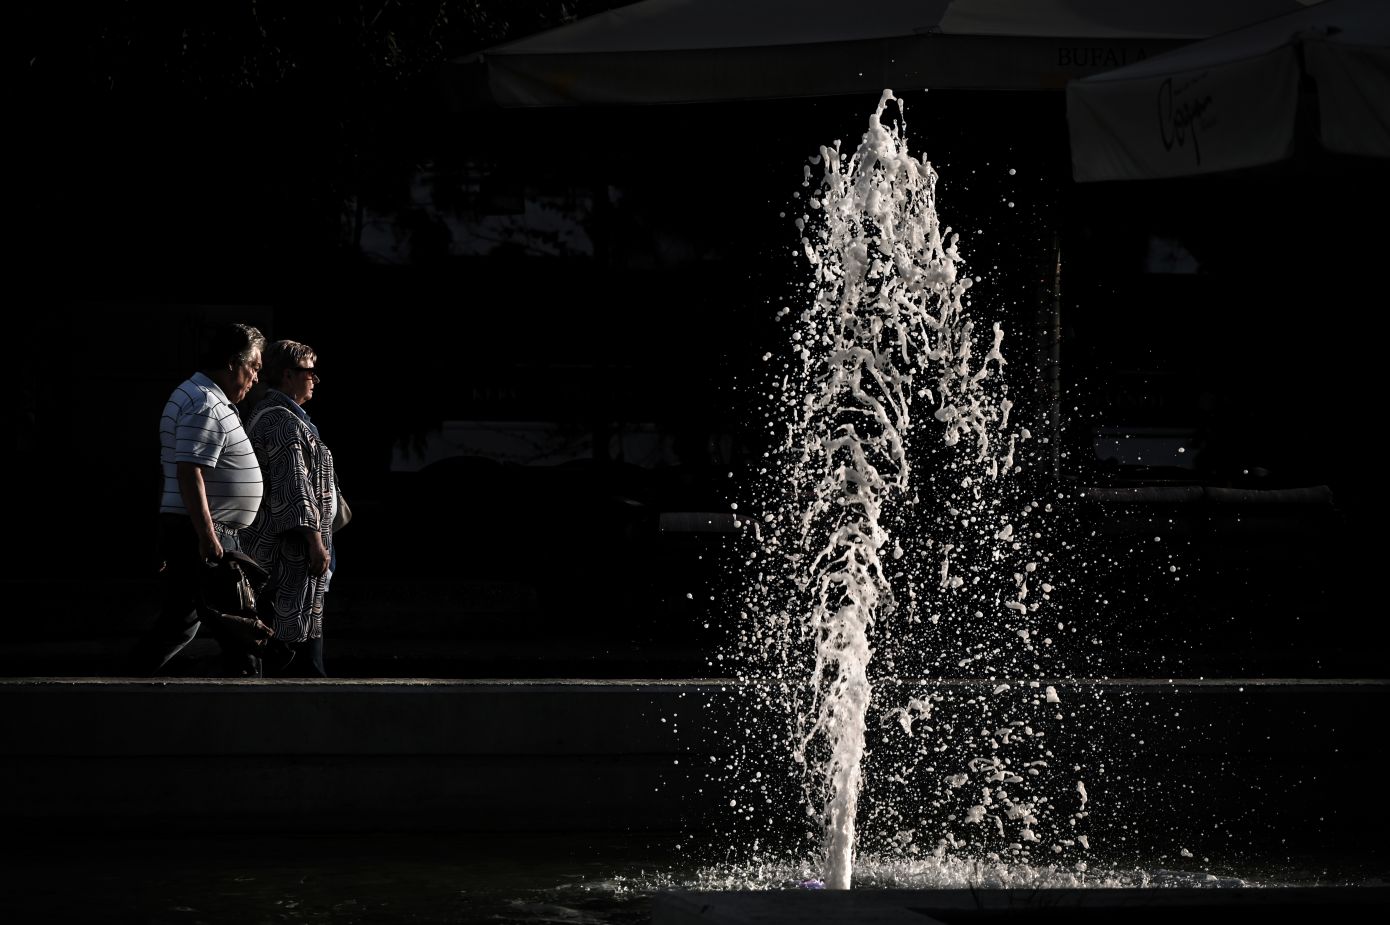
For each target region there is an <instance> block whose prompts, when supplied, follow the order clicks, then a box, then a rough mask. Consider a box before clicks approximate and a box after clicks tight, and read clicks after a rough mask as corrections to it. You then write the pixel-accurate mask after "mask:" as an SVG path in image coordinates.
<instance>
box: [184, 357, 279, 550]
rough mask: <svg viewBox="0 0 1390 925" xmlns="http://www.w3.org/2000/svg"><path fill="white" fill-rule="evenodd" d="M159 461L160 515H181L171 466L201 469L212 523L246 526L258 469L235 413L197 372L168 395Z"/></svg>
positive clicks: (256, 504) (257, 496)
mask: <svg viewBox="0 0 1390 925" xmlns="http://www.w3.org/2000/svg"><path fill="white" fill-rule="evenodd" d="M159 462H160V465H161V466H162V467H163V469H164V496H163V497H162V498H161V499H160V502H159V511H160V513H162V514H187V513H188V509H187V508H185V507H184V504H183V497H182V496H181V495H180V494H179V479H178V469H177V466H176V463H181V462H191V463H197V464H198V465H200V466H202V467H203V486H204V489H205V490H206V491H207V496H208V510H209V511H210V512H211V513H212V519H213V522H214V523H218V524H222V525H224V526H227V527H231V528H240V527H248V526H250V525H251V521H253V520H255V519H256V511H257V510H259V509H260V506H261V490H262V485H261V467H260V465H259V464H258V463H257V462H256V451H255V450H254V449H253V448H252V446H251V440H250V439H249V438H248V437H247V436H246V431H245V430H244V429H243V428H242V426H241V415H240V414H238V413H237V410H236V406H235V405H233V404H232V403H231V402H229V401H228V400H227V396H226V395H225V394H223V392H222V389H220V388H219V387H218V385H217V383H215V382H213V381H212V380H211V379H209V378H208V377H207V376H205V375H203V374H202V373H194V374H193V376H192V378H190V379H188V380H187V381H186V382H184V383H183V384H181V385H180V386H179V387H178V388H177V389H174V393H173V394H172V395H170V396H169V401H168V403H166V404H165V406H164V416H163V417H162V418H160V421H159Z"/></svg>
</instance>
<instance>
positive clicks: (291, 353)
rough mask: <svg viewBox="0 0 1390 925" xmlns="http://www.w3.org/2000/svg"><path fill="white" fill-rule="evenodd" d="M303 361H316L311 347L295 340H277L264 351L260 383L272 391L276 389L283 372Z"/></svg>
mask: <svg viewBox="0 0 1390 925" xmlns="http://www.w3.org/2000/svg"><path fill="white" fill-rule="evenodd" d="M304 360H314V361H315V362H317V361H318V354H316V353H314V348H313V347H310V346H309V345H308V344H301V343H300V342H299V341H297V340H277V341H276V342H275V343H273V344H271V345H270V346H269V347H267V348H266V350H265V354H264V359H263V360H262V362H261V381H262V382H264V383H265V384H266V385H268V386H270V387H271V388H272V389H278V388H279V387H280V380H281V378H283V376H284V373H285V370H287V369H293V368H295V367H296V366H299V365H301V363H302V362H303V361H304Z"/></svg>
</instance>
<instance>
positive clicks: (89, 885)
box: [0, 833, 1387, 925]
mask: <svg viewBox="0 0 1390 925" xmlns="http://www.w3.org/2000/svg"><path fill="white" fill-rule="evenodd" d="M687 850H688V849H687ZM0 854H2V856H0V922H3V923H4V925H25V923H46V922H120V923H127V922H128V923H149V925H165V923H169V925H174V923H186V925H196V923H205V925H258V923H318V922H332V923H347V925H352V923H372V925H404V923H415V922H451V923H473V922H479V923H497V922H502V923H568V925H637V923H648V922H650V921H651V896H652V894H653V892H655V891H658V890H663V889H688V888H701V889H730V888H738V887H747V886H753V887H755V888H759V887H760V888H763V889H777V888H783V887H785V886H787V885H788V883H789V881H788V880H787V877H788V868H786V867H784V866H781V865H776V864H772V865H768V866H766V867H764V868H762V869H761V871H759V870H751V869H749V868H741V869H739V870H738V871H736V872H731V871H719V870H716V869H711V868H702V867H701V866H700V865H699V864H698V863H697V862H695V861H694V860H693V859H692V858H691V857H690V856H689V855H688V854H687V853H686V852H683V851H682V850H681V848H680V840H679V839H678V838H676V837H674V836H666V835H614V834H607V833H604V834H594V835H585V834H575V833H563V834H553V835H544V834H525V835H518V834H508V835H498V834H490V833H489V834H484V833H451V834H418V833H412V834H390V835H361V834H354V835H313V836H309V835H306V836H288V835H274V836H272V835H265V836H246V835H235V836H223V837H214V836H197V837H187V836H170V837H168V838H158V837H151V836H129V837H121V836H112V835H105V834H103V835H88V836H83V835H64V836H44V837H40V838H33V837H19V838H10V839H7V840H6V841H5V843H4V848H3V850H2V852H0ZM1210 861H1211V862H1213V863H1211V864H1209V865H1207V866H1206V867H1205V869H1200V870H1199V868H1198V867H1192V868H1190V869H1188V870H1182V871H1174V870H1163V869H1158V870H1154V869H1150V870H1149V871H1148V872H1147V873H1145V874H1140V872H1138V871H1135V872H1134V874H1136V875H1139V876H1141V877H1142V878H1143V880H1144V881H1146V884H1145V885H1149V886H1178V887H1192V886H1212V887H1214V888H1220V887H1222V886H1232V885H1240V884H1242V883H1246V884H1250V885H1255V884H1261V885H1274V886H1277V885H1290V886H1294V885H1297V886H1327V885H1358V884H1360V885H1380V886H1384V885H1385V884H1386V880H1385V877H1386V874H1387V866H1386V859H1385V857H1384V855H1380V854H1376V855H1371V856H1368V855H1365V854H1359V855H1356V856H1349V857H1341V858H1331V857H1316V858H1315V857H1308V858H1299V857H1292V856H1286V857H1282V858H1280V859H1279V860H1270V861H1267V862H1265V863H1257V862H1256V863H1252V861H1251V860H1250V859H1249V858H1246V859H1245V861H1244V863H1242V864H1239V865H1236V866H1232V865H1230V864H1225V863H1221V862H1220V860H1219V859H1217V858H1211V859H1210ZM1194 863H1195V861H1194ZM754 867H755V868H756V867H757V865H754ZM1093 870H1095V868H1093ZM886 877H887V879H886V881H885V880H883V877H882V876H880V877H879V878H874V877H872V876H871V877H869V881H873V882H869V881H861V878H860V877H859V876H858V875H857V876H856V882H858V883H859V885H861V886H865V887H872V886H881V887H909V886H922V885H924V884H920V883H918V884H914V883H910V882H903V881H902V880H900V879H899V878H898V877H896V876H894V875H893V874H892V872H891V870H890V871H887V872H886ZM1233 878H1236V879H1233ZM1125 879H1128V878H1127V877H1126V878H1125ZM739 881H742V882H739ZM880 881H883V882H880ZM892 881H898V882H892ZM966 885H967V884H951V886H966ZM980 885H984V886H988V885H989V884H980ZM1019 885H1020V886H1022V884H1019ZM1095 885H1100V884H1099V882H1097V883H1096V884H1095Z"/></svg>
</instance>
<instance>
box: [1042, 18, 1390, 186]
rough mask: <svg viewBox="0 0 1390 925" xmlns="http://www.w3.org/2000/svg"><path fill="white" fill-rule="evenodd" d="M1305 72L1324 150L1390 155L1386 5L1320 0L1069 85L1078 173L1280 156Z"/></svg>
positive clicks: (1215, 167) (1214, 165)
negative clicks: (1308, 79) (1312, 97)
mask: <svg viewBox="0 0 1390 925" xmlns="http://www.w3.org/2000/svg"><path fill="white" fill-rule="evenodd" d="M1305 77H1307V78H1310V79H1311V82H1312V83H1313V84H1314V86H1315V88H1316V98H1317V105H1318V121H1319V138H1320V140H1321V142H1322V144H1323V146H1324V147H1325V148H1327V149H1328V150H1330V151H1336V152H1341V153H1346V154H1358V155H1372V156H1380V157H1390V3H1387V2H1386V0H1324V2H1322V3H1319V4H1318V5H1316V6H1312V7H1309V8H1308V9H1305V10H1301V11H1298V12H1295V13H1291V14H1288V15H1285V16H1280V17H1276V18H1274V19H1271V20H1268V21H1265V22H1260V23H1257V24H1255V25H1252V26H1248V27H1245V28H1242V29H1237V30H1235V31H1232V32H1228V33H1225V34H1222V35H1218V36H1215V37H1213V38H1210V39H1207V40H1205V41H1201V42H1195V43H1193V44H1190V45H1187V46H1185V47H1183V48H1180V49H1177V50H1175V51H1171V52H1168V53H1166V54H1162V55H1158V56H1156V57H1153V58H1150V59H1148V60H1146V61H1142V62H1139V63H1137V64H1132V65H1129V66H1126V67H1121V68H1119V69H1116V70H1112V71H1108V72H1104V73H1100V74H1096V75H1094V76H1091V77H1087V78H1084V79H1081V80H1077V81H1074V82H1072V83H1070V84H1068V85H1067V122H1068V128H1069V132H1070V135H1071V151H1072V175H1073V176H1074V177H1075V178H1076V179H1077V180H1079V181H1090V180H1136V179H1157V178H1162V177H1177V176H1188V175H1194V174H1204V173H1213V172H1216V171H1222V170H1234V169H1238V168H1243V167H1253V166H1257V165H1261V164H1270V163H1274V162H1276V161H1280V160H1283V159H1285V158H1287V157H1289V156H1290V155H1291V154H1292V153H1293V148H1294V125H1295V115H1296V113H1297V110H1298V106H1299V98H1300V87H1301V86H1302V85H1303V83H1304V78H1305Z"/></svg>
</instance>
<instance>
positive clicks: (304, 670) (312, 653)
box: [266, 636, 328, 678]
mask: <svg viewBox="0 0 1390 925" xmlns="http://www.w3.org/2000/svg"><path fill="white" fill-rule="evenodd" d="M289 647H290V648H291V649H293V650H294V661H292V662H290V663H289V664H288V665H286V666H285V667H284V668H283V669H281V670H279V671H271V670H269V669H267V672H266V673H267V675H268V676H273V677H277V678H326V677H328V672H327V671H326V670H325V669H324V667H323V637H322V636H320V637H319V638H318V639H306V640H304V641H303V642H291V643H289Z"/></svg>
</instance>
